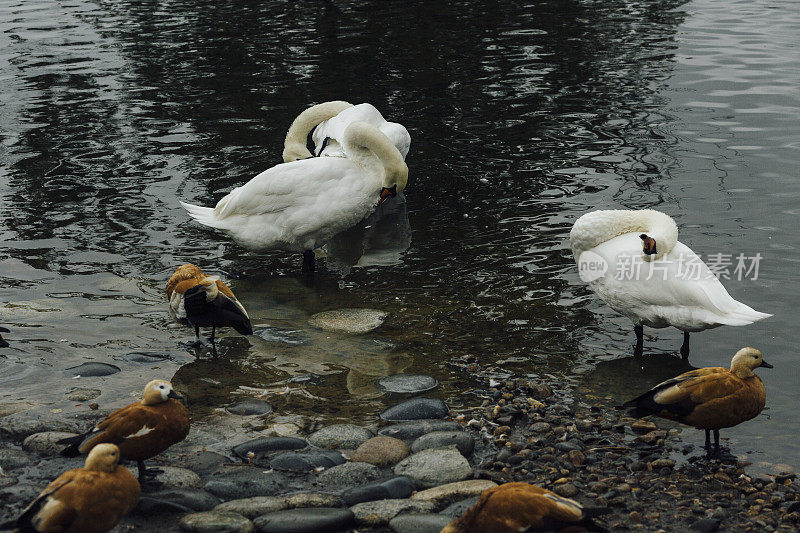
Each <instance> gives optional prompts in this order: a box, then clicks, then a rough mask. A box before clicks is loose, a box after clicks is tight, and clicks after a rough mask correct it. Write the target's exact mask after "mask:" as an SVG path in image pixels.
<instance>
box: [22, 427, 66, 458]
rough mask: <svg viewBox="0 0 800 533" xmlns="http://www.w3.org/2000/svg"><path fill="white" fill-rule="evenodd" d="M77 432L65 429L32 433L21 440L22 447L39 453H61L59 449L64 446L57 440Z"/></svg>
mask: <svg viewBox="0 0 800 533" xmlns="http://www.w3.org/2000/svg"><path fill="white" fill-rule="evenodd" d="M77 436H78V434H77V433H69V432H67V431H45V432H43V433H34V434H33V435H28V436H27V437H25V440H24V441H22V449H23V450H25V451H27V452H36V453H41V454H47V455H53V454H58V453H61V450H63V449H64V448H66V445H65V444H58V441H60V440H62V439H67V438H70V437H77Z"/></svg>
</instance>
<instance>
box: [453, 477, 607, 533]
mask: <svg viewBox="0 0 800 533" xmlns="http://www.w3.org/2000/svg"><path fill="white" fill-rule="evenodd" d="M606 511H607V510H606V509H604V508H593V509H588V508H584V507H583V506H581V504H579V503H578V502H576V501H575V500H570V499H569V498H564V497H562V496H559V495H558V494H556V493H554V492H550V491H549V490H547V489H543V488H541V487H537V486H536V485H531V484H529V483H505V484H503V485H500V486H499V487H492V488H490V489H486V490H485V491H483V493H482V494H481V497H480V498H479V499H478V503H476V504H475V505H474V506H472V507H470V508H469V509H467V512H466V513H464V516H462V517H461V518H456V519H455V520H453V521H452V522H450V524H448V525H447V526H446V527H445V528H444V529H442V531H441V533H518V532H519V531H539V530H543V529H546V530H551V529H560V528H563V527H568V526H583V528H585V529H588V530H589V531H604V529H603V528H602V527H600V526H598V525H596V524H594V523H592V522H591V517H592V516H597V515H599V514H603V513H604V512H606Z"/></svg>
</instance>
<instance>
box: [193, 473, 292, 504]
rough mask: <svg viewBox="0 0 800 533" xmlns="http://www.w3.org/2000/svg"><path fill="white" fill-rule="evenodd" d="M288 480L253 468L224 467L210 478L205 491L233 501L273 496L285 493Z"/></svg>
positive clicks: (279, 475) (276, 474) (277, 474)
mask: <svg viewBox="0 0 800 533" xmlns="http://www.w3.org/2000/svg"><path fill="white" fill-rule="evenodd" d="M285 486H286V479H285V478H284V477H283V476H282V475H281V474H279V473H277V472H264V470H263V469H262V468H257V467H252V466H234V467H223V468H221V469H220V470H219V471H218V472H217V473H215V474H213V475H212V476H211V477H209V479H208V482H207V483H206V484H205V487H204V488H205V490H207V491H208V492H210V493H211V494H213V495H214V496H217V497H218V498H221V499H222V500H233V499H236V498H249V497H252V496H273V495H275V494H277V493H278V492H281V491H283V489H284V487H285Z"/></svg>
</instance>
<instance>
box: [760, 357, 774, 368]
mask: <svg viewBox="0 0 800 533" xmlns="http://www.w3.org/2000/svg"><path fill="white" fill-rule="evenodd" d="M758 366H763V367H764V368H775V367H774V366H772V365H771V364H769V363H767V362H766V361H764V360H763V359H762V360H761V364H760V365H758Z"/></svg>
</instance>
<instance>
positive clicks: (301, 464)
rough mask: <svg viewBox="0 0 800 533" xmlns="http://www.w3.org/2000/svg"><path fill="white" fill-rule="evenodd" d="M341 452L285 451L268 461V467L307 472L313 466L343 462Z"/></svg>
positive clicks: (313, 467)
mask: <svg viewBox="0 0 800 533" xmlns="http://www.w3.org/2000/svg"><path fill="white" fill-rule="evenodd" d="M344 462H345V459H344V456H342V454H340V453H339V452H334V451H326V450H321V451H318V452H299V453H298V452H286V453H282V454H280V455H277V456H275V457H273V458H272V459H271V460H270V461H269V466H270V468H273V469H275V470H284V471H287V472H308V471H310V470H314V469H315V468H320V467H322V468H331V467H334V466H337V465H341V464H344Z"/></svg>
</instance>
